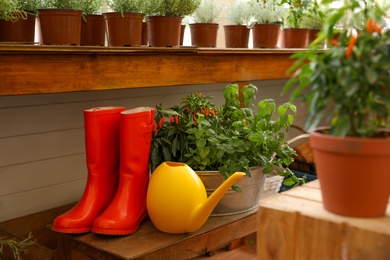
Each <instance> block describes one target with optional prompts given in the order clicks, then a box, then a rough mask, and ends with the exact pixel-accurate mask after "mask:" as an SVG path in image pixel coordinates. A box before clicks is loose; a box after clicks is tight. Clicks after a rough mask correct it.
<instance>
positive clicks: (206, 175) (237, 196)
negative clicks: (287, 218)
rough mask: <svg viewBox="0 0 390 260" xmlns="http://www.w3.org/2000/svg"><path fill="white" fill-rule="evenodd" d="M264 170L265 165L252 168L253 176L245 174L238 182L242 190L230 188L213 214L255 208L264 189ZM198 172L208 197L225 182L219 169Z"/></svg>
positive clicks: (237, 212) (232, 213)
mask: <svg viewBox="0 0 390 260" xmlns="http://www.w3.org/2000/svg"><path fill="white" fill-rule="evenodd" d="M262 172H263V167H253V168H251V169H250V174H251V177H248V176H244V177H243V178H241V179H240V180H239V181H238V182H237V185H238V186H239V187H240V188H241V190H242V192H236V191H234V190H232V189H229V190H228V192H227V193H226V194H225V196H224V197H223V198H222V199H221V200H220V201H219V203H218V204H217V206H216V207H215V208H214V210H213V212H212V213H211V216H226V215H234V214H239V213H243V212H246V211H250V210H252V209H255V208H256V207H257V206H258V202H259V199H260V196H261V193H262V191H263V189H264V181H265V176H264V174H263V173H262ZM196 173H197V174H198V176H199V177H200V179H201V180H202V182H203V184H204V186H205V188H206V191H207V197H209V196H210V195H211V194H212V193H213V192H214V191H215V190H216V189H217V188H218V187H219V186H220V185H221V184H222V182H224V179H223V177H222V175H221V174H220V173H218V172H217V171H199V172H196Z"/></svg>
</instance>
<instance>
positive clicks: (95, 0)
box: [81, 0, 105, 15]
mask: <svg viewBox="0 0 390 260" xmlns="http://www.w3.org/2000/svg"><path fill="white" fill-rule="evenodd" d="M104 3H105V0H83V1H81V10H82V11H83V14H84V15H88V14H101V7H102V5H103V4H104Z"/></svg>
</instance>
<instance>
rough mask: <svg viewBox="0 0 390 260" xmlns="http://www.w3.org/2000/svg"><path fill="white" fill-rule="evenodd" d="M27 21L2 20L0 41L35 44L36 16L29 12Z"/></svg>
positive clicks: (0, 23)
mask: <svg viewBox="0 0 390 260" xmlns="http://www.w3.org/2000/svg"><path fill="white" fill-rule="evenodd" d="M27 12H28V13H27V19H22V18H20V19H18V20H17V21H16V22H12V21H5V20H0V41H2V42H20V43H34V35H35V15H33V13H34V12H33V11H27Z"/></svg>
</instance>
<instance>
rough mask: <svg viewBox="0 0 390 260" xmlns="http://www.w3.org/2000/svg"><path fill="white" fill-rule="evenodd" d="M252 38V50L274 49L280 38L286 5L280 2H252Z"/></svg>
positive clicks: (254, 0)
mask: <svg viewBox="0 0 390 260" xmlns="http://www.w3.org/2000/svg"><path fill="white" fill-rule="evenodd" d="M251 6H252V14H253V18H254V23H255V24H254V25H253V26H252V38H253V47H254V48H276V47H277V45H278V40H279V36H280V28H281V25H282V21H283V18H284V17H285V15H286V13H287V8H286V5H282V4H281V1H280V0H267V1H258V0H252V1H251Z"/></svg>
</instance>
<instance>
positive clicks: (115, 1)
mask: <svg viewBox="0 0 390 260" xmlns="http://www.w3.org/2000/svg"><path fill="white" fill-rule="evenodd" d="M108 5H109V6H110V7H111V9H112V10H113V11H114V12H121V14H122V15H123V13H143V12H144V5H145V1H144V0H109V2H108Z"/></svg>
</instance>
